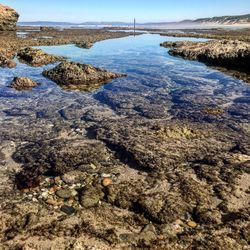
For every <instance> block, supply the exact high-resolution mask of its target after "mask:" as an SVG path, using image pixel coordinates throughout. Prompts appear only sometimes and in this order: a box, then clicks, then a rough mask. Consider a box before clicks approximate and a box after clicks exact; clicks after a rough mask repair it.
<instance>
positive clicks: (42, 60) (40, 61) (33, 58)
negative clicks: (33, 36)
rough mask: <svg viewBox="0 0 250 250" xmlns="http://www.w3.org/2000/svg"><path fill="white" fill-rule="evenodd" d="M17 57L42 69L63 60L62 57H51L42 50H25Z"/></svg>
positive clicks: (28, 48)
mask: <svg viewBox="0 0 250 250" xmlns="http://www.w3.org/2000/svg"><path fill="white" fill-rule="evenodd" d="M17 57H18V58H19V59H20V61H22V62H24V63H26V64H29V65H31V66H33V67H40V66H43V65H47V64H50V63H55V62H58V61H61V60H63V59H64V58H63V57H61V56H55V55H49V54H47V53H45V52H43V51H42V50H41V49H35V48H30V47H27V48H24V49H21V50H20V51H19V52H18V53H17Z"/></svg>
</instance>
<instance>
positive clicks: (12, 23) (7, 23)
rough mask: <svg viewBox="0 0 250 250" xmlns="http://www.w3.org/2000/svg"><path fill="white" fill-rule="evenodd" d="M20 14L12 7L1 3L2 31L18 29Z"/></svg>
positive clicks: (0, 25)
mask: <svg viewBox="0 0 250 250" xmlns="http://www.w3.org/2000/svg"><path fill="white" fill-rule="evenodd" d="M18 17H19V14H18V13H17V12H16V11H15V10H14V9H12V8H10V7H8V6H5V5H2V4H0V31H12V30H16V23H17V20H18Z"/></svg>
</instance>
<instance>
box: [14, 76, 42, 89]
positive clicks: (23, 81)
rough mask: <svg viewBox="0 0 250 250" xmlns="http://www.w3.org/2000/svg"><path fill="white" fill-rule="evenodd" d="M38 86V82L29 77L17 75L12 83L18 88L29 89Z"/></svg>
mask: <svg viewBox="0 0 250 250" xmlns="http://www.w3.org/2000/svg"><path fill="white" fill-rule="evenodd" d="M36 86H38V84H37V83H36V82H35V81H33V80H31V79H30V78H27V77H15V78H14V79H13V81H12V83H11V84H10V87H11V88H14V89H16V90H28V89H32V88H34V87H36Z"/></svg>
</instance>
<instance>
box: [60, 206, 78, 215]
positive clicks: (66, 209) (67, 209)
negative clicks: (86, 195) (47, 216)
mask: <svg viewBox="0 0 250 250" xmlns="http://www.w3.org/2000/svg"><path fill="white" fill-rule="evenodd" d="M61 211H62V212H64V213H65V214H67V215H71V214H74V213H75V212H76V209H75V208H73V207H71V206H67V205H63V206H62V207H61Z"/></svg>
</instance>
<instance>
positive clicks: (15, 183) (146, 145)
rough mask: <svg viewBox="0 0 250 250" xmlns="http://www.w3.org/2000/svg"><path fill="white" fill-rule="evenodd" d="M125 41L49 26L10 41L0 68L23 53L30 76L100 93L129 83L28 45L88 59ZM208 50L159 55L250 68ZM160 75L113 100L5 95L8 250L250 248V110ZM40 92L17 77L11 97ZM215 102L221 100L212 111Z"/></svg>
mask: <svg viewBox="0 0 250 250" xmlns="http://www.w3.org/2000/svg"><path fill="white" fill-rule="evenodd" d="M22 29H23V28H22ZM25 29H27V28H25ZM32 29H33V30H34V28H32ZM127 35H129V33H123V32H106V31H102V30H77V29H75V30H74V29H72V30H69V29H68V30H67V29H66V30H63V31H60V30H57V29H54V28H47V27H46V28H42V29H41V30H39V31H34V32H30V33H29V34H27V37H26V38H18V37H17V36H16V33H14V32H13V33H7V34H6V33H2V34H0V38H1V39H0V51H1V56H0V61H1V66H3V67H10V66H11V67H15V65H14V64H13V63H14V61H12V60H13V58H14V57H15V56H16V55H17V56H18V57H19V59H20V60H22V62H24V63H25V64H28V65H30V66H31V67H32V68H35V67H40V66H43V65H47V64H50V63H55V62H57V63H58V65H57V66H55V67H54V68H52V69H49V70H45V71H44V72H43V74H44V76H46V77H48V78H49V79H51V80H53V81H54V82H56V83H57V84H59V85H60V86H62V87H66V88H72V87H73V86H76V89H79V88H80V89H82V90H84V91H86V90H92V88H93V87H96V86H97V85H98V86H99V85H100V84H102V83H103V82H107V81H109V80H111V79H114V78H117V77H125V75H124V74H119V73H112V72H109V71H106V70H102V69H99V68H96V67H93V66H90V65H86V64H80V63H73V62H68V61H67V60H66V59H65V58H62V57H58V56H56V55H49V54H47V53H45V52H43V51H42V50H39V49H34V48H31V47H30V46H35V45H56V44H58V45H59V44H76V46H78V47H82V48H83V49H85V48H89V47H91V46H92V44H93V43H94V42H96V41H100V40H104V39H109V38H115V37H124V36H127ZM41 37H50V38H48V39H47V38H46V39H44V38H41ZM212 43H213V44H212V45H213V46H211V44H210V43H195V44H194V43H191V42H186V43H165V44H163V45H164V46H166V47H169V46H170V47H173V48H172V51H173V53H175V54H174V55H181V56H182V57H185V58H187V59H195V60H200V57H201V58H202V59H203V58H204V57H203V55H204V54H205V55H206V57H205V59H204V61H206V60H209V61H212V62H214V61H215V62H218V60H219V59H218V58H220V62H221V60H222V62H223V61H224V63H226V62H227V60H228V56H230V57H229V59H230V58H231V57H232V58H234V59H236V60H237V64H240V63H242V61H241V55H244V58H245V56H246V58H249V57H248V55H249V54H247V53H248V52H249V51H248V52H247V50H248V47H247V48H245V47H244V46H245V45H244V43H241V42H228V41H226V42H223V41H217V42H212ZM222 45H223V46H222ZM224 45H228V46H224ZM229 45H230V46H231V47H230V46H229ZM182 46H183V49H182ZM217 46H218V47H217ZM238 46H239V47H241V48H243V49H242V53H241V54H239V53H238V51H239V50H238ZM228 47H230V50H229V49H228ZM184 48H185V49H184ZM187 48H188V49H187ZM215 48H216V50H215ZM177 52H178V53H177ZM217 52H218V53H217ZM234 59H232V60H233V62H234V66H235V61H234ZM230 60H231V59H230ZM244 60H245V59H244ZM246 60H248V59H246ZM246 62H248V61H246ZM244 65H245V64H244ZM224 66H225V65H224ZM236 66H237V65H236ZM248 66H249V64H246V67H248ZM11 67H10V68H11ZM8 70H9V69H8ZM146 70H147V73H148V71H149V68H147V69H146ZM181 70H182V69H181ZM163 72H164V71H163ZM175 73H176V72H173V74H175ZM39 74H40V73H39ZM161 76H162V75H161ZM161 76H160V77H159V78H160V79H159V82H157V81H156V82H153V83H151V82H150V83H148V82H146V80H145V84H144V85H143V84H142V85H140V84H141V82H143V81H144V79H141V78H140V81H139V83H138V82H136V81H135V79H133V78H130V80H129V81H127V82H126V85H125V86H124V85H122V84H120V83H119V82H118V83H116V84H114V86H112V88H113V91H110V89H109V88H107V90H106V91H99V92H98V91H97V92H96V93H94V94H93V95H90V94H89V93H85V94H84V95H83V94H82V93H80V94H77V93H78V92H76V91H62V92H60V94H61V96H60V98H58V95H59V94H58V92H56V90H54V89H52V90H51V89H50V90H48V91H47V90H46V91H44V92H43V95H42V96H41V97H40V96H38V95H40V92H38V93H39V94H38V95H35V93H36V89H34V91H31V92H29V91H28V92H25V91H22V92H21V93H20V92H19V91H15V90H11V91H12V92H8V91H6V92H4V94H5V95H3V96H1V100H2V102H1V110H0V114H1V117H0V118H1V129H0V139H1V143H0V179H1V181H0V222H1V227H0V249H3V250H9V249H32V250H33V249H34V250H36V249H37V250H38V249H42V250H47V249H48V250H49V249H57V250H68V249H73V250H79V249H86V250H95V249H96V250H99V249H101V250H113V249H115V250H122V249H124V250H137V249H143V250H147V249H148V250H151V249H152V250H154V249H155V250H161V249H162V250H168V249H176V250H183V249H197V250H205V249H218V250H224V249H230V250H231V249H232V250H242V249H244V250H245V249H248V247H249V244H250V236H249V235H250V226H249V217H250V209H249V200H250V186H249V183H250V145H249V141H250V136H249V135H250V133H249V132H250V128H249V122H248V121H249V114H248V110H249V106H248V103H249V100H247V99H246V98H245V97H244V96H243V97H242V96H237V98H236V99H232V100H231V102H233V101H234V105H231V106H230V103H229V104H228V102H229V101H228V100H226V101H225V97H226V96H227V95H230V96H231V95H233V94H235V93H236V94H239V93H241V92H240V91H239V89H237V86H235V85H230V86H233V90H232V92H229V93H224V92H223V91H224V90H223V89H222V87H221V86H220V82H216V81H213V79H212V80H211V79H208V81H207V82H206V81H203V82H201V81H199V79H194V78H190V79H191V80H190V79H189V81H190V83H189V81H188V80H187V79H188V78H185V71H184V74H183V75H181V80H180V79H178V78H177V80H176V85H173V86H172V87H171V88H170V87H169V85H168V84H169V82H170V81H169V82H167V83H166V84H165V85H164V84H162V80H163V78H161ZM213 76H214V75H213ZM153 77H156V76H155V75H153ZM178 77H179V76H178ZM214 77H217V76H216V75H215V76H214ZM149 79H152V78H149ZM45 80H46V79H45ZM45 80H44V81H45ZM170 80H171V81H174V80H173V79H170ZM178 80H179V81H180V82H184V84H185V87H184V88H183V85H182V84H181V83H180V84H179V85H178V84H177V83H178ZM209 80H210V81H209ZM93 82H94V83H95V84H93ZM39 84H40V82H39V83H38V82H35V81H33V80H31V79H29V78H27V77H20V76H19V77H15V78H14V80H13V82H12V83H11V84H10V87H12V88H15V89H16V90H23V89H28V90H31V89H32V88H34V87H36V86H38V85H39ZM138 84H139V86H138ZM150 84H153V86H151V85H150ZM191 84H192V85H195V87H194V88H193V89H192V88H190V85H191ZM234 84H236V85H237V84H239V82H236V83H234ZM147 85H148V86H147ZM149 85H150V86H149ZM218 85H219V86H218ZM215 86H216V87H217V86H218V87H217V88H216V87H215ZM73 89H74V87H73ZM124 89H125V90H124ZM170 89H171V90H170ZM8 90H9V88H8ZM227 90H228V89H227ZM60 91H61V89H60ZM170 91H171V94H170V93H169V92H170ZM245 91H247V89H246V88H245ZM13 92H15V93H14V94H13ZM48 92H54V93H52V94H51V95H49V93H48ZM200 92H201V95H200ZM213 92H218V93H219V95H220V96H219V97H218V96H216V98H217V100H216V101H214V100H212V99H214V97H215V96H214V95H213V94H212V93H213ZM19 94H20V95H19ZM33 94H34V96H32V95H33ZM18 97H20V99H21V101H20V100H19V102H17V101H18ZM32 98H33V99H32ZM211 100H212V101H211ZM177 103H178V104H180V106H177ZM218 103H219V104H220V106H217V104H218ZM239 104H242V105H239ZM237 105H238V106H237Z"/></svg>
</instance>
